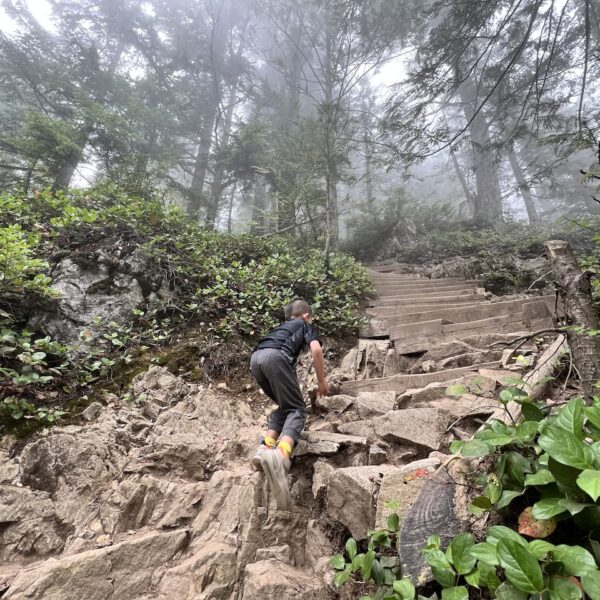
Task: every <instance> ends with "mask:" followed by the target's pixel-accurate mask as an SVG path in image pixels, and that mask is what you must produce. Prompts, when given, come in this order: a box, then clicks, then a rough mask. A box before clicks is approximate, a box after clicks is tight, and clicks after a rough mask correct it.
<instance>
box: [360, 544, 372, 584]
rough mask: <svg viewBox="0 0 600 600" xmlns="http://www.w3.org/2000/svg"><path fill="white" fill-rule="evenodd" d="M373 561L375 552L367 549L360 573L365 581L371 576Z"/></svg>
mask: <svg viewBox="0 0 600 600" xmlns="http://www.w3.org/2000/svg"><path fill="white" fill-rule="evenodd" d="M374 561H375V552H374V551H373V550H369V551H368V552H367V553H366V554H365V557H364V558H363V564H362V574H363V577H364V579H365V581H369V579H370V578H371V569H372V568H373V562H374Z"/></svg>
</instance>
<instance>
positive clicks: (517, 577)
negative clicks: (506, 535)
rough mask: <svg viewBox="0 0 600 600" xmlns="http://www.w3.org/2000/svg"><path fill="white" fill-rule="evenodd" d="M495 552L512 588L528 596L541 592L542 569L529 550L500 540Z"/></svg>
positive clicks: (508, 541)
mask: <svg viewBox="0 0 600 600" xmlns="http://www.w3.org/2000/svg"><path fill="white" fill-rule="evenodd" d="M496 552H497V554H498V559H499V560H500V566H501V567H502V568H503V569H504V572H505V574H506V578H507V579H508V580H509V581H510V582H511V583H512V584H513V585H514V586H516V587H517V588H519V589H520V590H522V591H523V592H528V593H530V594H535V593H538V594H539V593H541V592H542V590H543V589H544V576H543V575H542V569H541V568H540V565H539V564H538V561H537V558H536V557H535V556H534V554H533V553H532V552H531V551H530V550H529V548H527V547H526V546H523V545H521V544H519V543H517V542H515V541H513V540H510V539H502V540H500V541H499V542H498V545H497V547H496Z"/></svg>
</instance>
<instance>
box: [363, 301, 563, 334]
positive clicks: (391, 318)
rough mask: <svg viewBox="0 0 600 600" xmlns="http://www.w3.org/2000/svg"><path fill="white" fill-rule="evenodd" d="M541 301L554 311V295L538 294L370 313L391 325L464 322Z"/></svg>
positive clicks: (378, 309) (387, 309) (380, 309)
mask: <svg viewBox="0 0 600 600" xmlns="http://www.w3.org/2000/svg"><path fill="white" fill-rule="evenodd" d="M539 302H543V303H544V304H545V305H546V306H547V307H548V310H549V311H550V312H553V311H554V296H536V297H533V298H523V299H517V300H508V301H504V302H488V303H486V304H468V305H459V306H453V307H450V306H448V307H443V308H440V307H439V306H438V305H433V307H432V308H429V307H428V308H425V307H423V306H419V311H418V312H409V311H407V310H406V309H405V308H404V307H402V309H401V310H400V311H399V312H394V311H395V310H396V309H395V308H394V307H382V308H377V309H369V314H370V315H371V316H373V317H376V318H378V319H382V320H386V321H387V322H388V323H389V325H390V327H393V326H397V325H403V324H404V323H416V322H419V321H431V320H432V319H445V320H447V321H450V322H452V323H462V322H464V321H469V320H476V319H483V318H486V317H495V316H500V315H507V314H510V313H511V312H513V311H515V310H521V308H522V306H524V305H526V304H535V303H539Z"/></svg>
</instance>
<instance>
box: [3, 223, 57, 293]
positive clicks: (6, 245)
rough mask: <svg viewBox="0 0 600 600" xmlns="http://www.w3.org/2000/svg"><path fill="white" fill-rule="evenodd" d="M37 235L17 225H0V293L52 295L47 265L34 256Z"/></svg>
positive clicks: (37, 239)
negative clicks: (46, 273)
mask: <svg viewBox="0 0 600 600" xmlns="http://www.w3.org/2000/svg"><path fill="white" fill-rule="evenodd" d="M38 243H39V236H38V235H36V234H35V233H26V232H25V231H23V230H22V228H21V226H20V225H7V226H6V227H0V295H11V296H12V295H18V294H23V293H35V294H40V295H43V296H52V295H53V294H52V292H51V290H50V283H51V280H50V278H49V277H47V276H46V275H45V274H44V273H43V271H44V270H45V269H47V268H48V264H47V263H46V262H45V261H44V260H42V259H40V258H36V257H35V252H36V247H37V245H38Z"/></svg>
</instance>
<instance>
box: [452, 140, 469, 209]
mask: <svg viewBox="0 0 600 600" xmlns="http://www.w3.org/2000/svg"><path fill="white" fill-rule="evenodd" d="M450 158H451V159H452V165H453V166H454V171H455V172H456V176H457V177H458V181H459V182H460V186H461V187H462V191H463V194H464V195H465V201H466V203H467V206H468V207H469V216H470V217H473V216H474V214H475V197H474V196H473V193H472V192H471V190H470V189H469V184H468V183H467V178H466V177H465V174H464V173H463V170H462V168H461V166H460V164H459V162H458V158H456V148H453V149H451V150H450Z"/></svg>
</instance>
